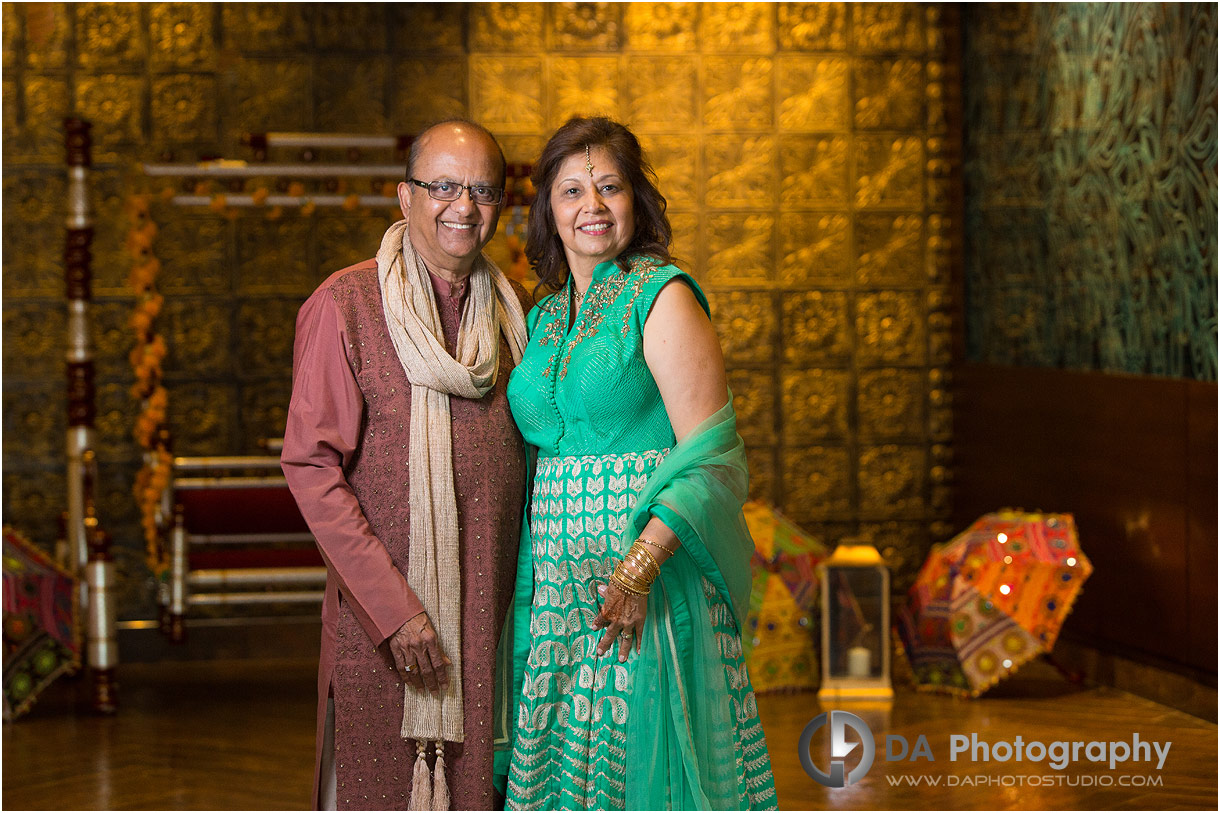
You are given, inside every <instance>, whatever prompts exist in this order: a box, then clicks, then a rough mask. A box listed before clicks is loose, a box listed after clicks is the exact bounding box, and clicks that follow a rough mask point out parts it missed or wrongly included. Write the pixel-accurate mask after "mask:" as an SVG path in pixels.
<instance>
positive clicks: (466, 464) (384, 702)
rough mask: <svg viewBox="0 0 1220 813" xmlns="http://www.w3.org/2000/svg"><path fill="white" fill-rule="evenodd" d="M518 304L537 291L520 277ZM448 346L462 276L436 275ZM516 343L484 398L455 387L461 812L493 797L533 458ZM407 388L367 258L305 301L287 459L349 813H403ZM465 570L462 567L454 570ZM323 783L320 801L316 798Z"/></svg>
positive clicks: (454, 765)
mask: <svg viewBox="0 0 1220 813" xmlns="http://www.w3.org/2000/svg"><path fill="white" fill-rule="evenodd" d="M514 288H515V289H516V290H517V293H518V296H519V298H520V299H521V301H522V307H523V309H525V310H527V311H528V309H529V307H530V302H529V298H528V295H527V294H526V293H525V291H524V290H523V289H522V288H521V287H520V286H517V285H514ZM433 289H434V290H435V291H436V293H437V308H438V310H439V312H440V317H441V324H442V327H443V330H444V334H445V344H446V346H447V347H448V348H449V351H450V352H451V353H452V352H453V348H454V344H455V342H456V340H457V330H458V323H459V321H460V315H461V309H462V307H463V305H464V303H465V299H466V293H467V290H468V286H467V285H466V284H465V283H460V284H457V285H453V286H450V285H449V284H448V283H446V282H445V281H444V280H441V279H439V278H436V277H433ZM512 366H513V360H512V353H511V352H510V350H509V347H508V344H507V343H506V342H505V340H504V338H503V336H501V339H500V370H499V375H498V376H497V378H496V384H495V387H494V388H493V389H492V391H491V392H489V393H488V394H487V395H486V396H485V397H484V398H482V399H479V400H471V399H466V398H459V397H456V396H450V398H449V405H450V410H451V413H452V425H453V471H454V484H455V492H456V498H457V509H458V526H459V527H458V532H459V533H458V537H459V544H460V546H461V553H460V557H461V568H462V572H461V582H462V688H463V692H464V694H463V700H464V704H465V705H464V709H465V715H464V723H465V737H466V738H465V742H464V743H463V744H460V745H454V744H451V745H449V746H447V748H446V760H447V762H448V765H449V770H448V771H447V775H448V777H449V790H450V793H451V794H452V799H453V805H452V806H453V808H454V809H476V810H477V809H489V808H491V807H492V784H491V783H492V778H491V771H492V719H491V715H492V708H493V684H492V670H493V668H494V665H495V653H496V642H497V640H498V638H499V634H500V627H501V624H502V623H503V621H504V616H505V614H506V613H507V611H508V605H509V599H510V598H511V594H512V589H513V579H514V569H515V565H516V559H517V542H518V535H519V533H520V528H521V511H522V501H523V497H524V493H525V463H524V449H523V446H522V442H521V435H520V433H519V432H518V431H517V428H516V426H515V424H514V423H513V419H512V415H511V413H510V412H509V408H508V400H507V398H506V397H505V387H506V386H507V385H508V376H509V373H510V372H511V370H512ZM410 420H411V385H410V383H409V382H408V381H407V376H406V373H405V372H404V371H403V368H402V364H401V363H400V362H399V360H398V355H397V353H396V352H395V350H394V345H393V343H392V341H391V340H390V334H389V332H388V331H387V330H386V326H385V317H384V314H383V310H382V304H381V290H380V286H379V285H378V281H377V266H376V263H375V262H374V261H373V260H366V261H365V262H363V263H360V264H358V265H354V266H352V267H350V268H346V269H344V270H342V271H339V272H337V273H335V274H334V275H332V276H331V277H330V278H329V279H328V280H326V282H324V283H323V284H322V285H321V286H320V287H319V288H318V290H317V291H315V292H314V294H313V295H312V296H311V297H310V298H309V299H308V300H307V301H306V302H305V304H304V305H303V306H302V307H301V311H300V314H299V315H298V316H297V333H296V343H295V347H294V352H293V387H292V404H291V406H290V407H289V411H288V424H287V428H286V431H285V433H284V451H283V454H282V456H281V457H282V462H283V467H284V475H285V477H286V478H287V479H288V485H289V487H290V488H291V489H292V493H293V496H294V497H296V501H297V504H298V505H299V506H300V508H301V513H302V514H303V515H304V516H305V519H306V521H307V522H308V523H309V527H310V530H311V531H312V532H313V534H314V536H315V537H316V539H317V542H318V548H319V549H320V550H321V552H322V557H323V559H325V560H326V566H327V583H326V596H325V598H324V600H323V603H322V651H321V657H320V660H319V665H318V730H317V753H316V759H315V766H319V767H320V763H321V748H322V742H323V735H324V731H323V725H324V723H325V719H326V700H327V697H328V696H333V698H334V707H335V755H334V756H335V771H336V778H337V788H336V795H337V798H338V806H339V809H340V810H343V809H370V808H382V809H384V808H397V809H403V808H406V807H407V803H408V801H409V799H410V796H411V773H412V768H413V767H414V764H415V753H416V749H415V743H414V742H413V741H407V740H404V739H403V738H402V737H401V735H400V733H399V731H400V727H401V725H402V705H403V690H404V687H403V684H402V683H401V682H400V680H399V678H398V674H397V672H396V671H395V669H394V661H393V657H392V656H391V655H390V651H389V645H388V644H387V639H388V638H389V636H391V635H392V634H393V633H394V632H396V631H397V630H398V628H399V627H401V626H402V624H403V622H405V621H406V620H407V619H408V618H410V617H411V616H413V615H415V614H417V613H418V612H420V611H421V610H422V609H423V606H422V604H421V603H420V601H419V598H418V597H417V596H416V595H415V593H414V591H412V590H411V588H410V587H409V586H407V581H406V577H405V573H406V570H407V556H408V549H409V529H410V511H409V507H408V496H407V495H408V480H409V474H408V460H409V452H408V449H407V442H408V437H409V427H410ZM455 577H456V574H455ZM318 788H319V782H318V775H317V771H316V770H315V777H314V805H315V807H316V806H317V803H318Z"/></svg>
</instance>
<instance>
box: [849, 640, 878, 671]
mask: <svg viewBox="0 0 1220 813" xmlns="http://www.w3.org/2000/svg"><path fill="white" fill-rule="evenodd" d="M872 672H873V656H872V653H871V652H869V650H868V647H866V646H853V647H852V648H851V649H849V650H847V675H848V677H854V678H866V677H869V676H871V675H872Z"/></svg>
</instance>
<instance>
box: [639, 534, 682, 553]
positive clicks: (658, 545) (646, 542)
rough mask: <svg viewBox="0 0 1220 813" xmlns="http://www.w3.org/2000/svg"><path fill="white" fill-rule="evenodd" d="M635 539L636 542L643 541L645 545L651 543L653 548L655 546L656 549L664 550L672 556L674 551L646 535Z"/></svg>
mask: <svg viewBox="0 0 1220 813" xmlns="http://www.w3.org/2000/svg"><path fill="white" fill-rule="evenodd" d="M635 541H636V542H643V543H644V544H645V545H652V546H653V547H654V548H656V549H657V550H663V551H665V552H666V553H668V554H669V555H670V556H673V555H674V552H673V550H672V549H670V548H667V547H665V546H664V545H662V544H661V543H660V542H657V541H656V540H655V539H649V538H648V537H646V536H641V537H640V538H638V539H636V540H635Z"/></svg>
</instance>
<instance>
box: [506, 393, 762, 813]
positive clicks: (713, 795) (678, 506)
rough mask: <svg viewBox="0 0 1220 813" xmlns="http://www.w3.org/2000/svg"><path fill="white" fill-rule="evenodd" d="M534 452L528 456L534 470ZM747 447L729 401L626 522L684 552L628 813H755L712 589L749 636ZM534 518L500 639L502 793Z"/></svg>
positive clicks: (647, 628) (663, 583)
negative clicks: (654, 521) (659, 534)
mask: <svg viewBox="0 0 1220 813" xmlns="http://www.w3.org/2000/svg"><path fill="white" fill-rule="evenodd" d="M535 455H536V452H535V450H532V449H531V450H530V454H529V463H530V471H531V473H532V471H533V463H534V459H535ZM746 487H747V472H746V459H745V447H744V445H743V444H742V441H741V437H740V436H739V435H738V434H737V416H736V414H735V413H734V411H733V405H732V394H731V393H730V394H729V402H728V403H726V404H725V405H724V406H723V407H721V408H720V409H719V410H718V411H717V412H716V413H715V414H714V415H712V416H711V417H709V418H708V419H707V420H705V421H703V422H702V423H701V424H699V426H698V427H696V428H695V430H694V431H692V432H691V434H690V436H689V437H687V438H686V439H685V440H684V441H683V442H681V443H679V444H678V445H677V446H675V447H674V449H673V450H672V451H671V452H670V453H669V455H667V456H666V458H665V460H664V461H662V463H661V465H660V466H658V467H657V469H656V470H655V471H654V472H653V473H652V475H651V476H650V477H649V478H648V482H647V484H646V485H645V487H644V490H643V491H642V492H641V493H640V495H639V499H638V500H637V502H636V506H635V510H634V511H633V512H632V514H631V518H630V521H629V523H628V532H629V533H630V534H631V538H635V537H636V536H638V535H639V534H640V533H641V532H642V531H643V529H644V526H645V525H646V524H648V520H649V518H650V517H651V516H656V517H657V518H659V519H660V520H661V521H662V522H664V523H665V524H666V525H667V526H669V528H670V529H671V530H673V531H674V532H675V533H676V534H677V535H678V537H679V539H680V540H681V542H682V546H681V548H680V549H679V550H678V552H677V553H676V554H675V555H674V556H673V557H672V558H671V559H670V560H669V561H668V562H666V563H665V565H664V566H663V567H662V568H661V576H660V578H659V579H658V580H657V582H656V583H655V584H654V585H653V589H652V592H651V593H650V594H649V597H648V617H647V619H646V621H645V623H644V636H643V641H642V643H641V649H640V653H639V655H638V660H637V662H636V671H635V677H634V685H635V686H636V687H637V688H640V687H649V690H648V691H634V692H632V695H631V700H630V705H629V707H628V715H627V743H626V750H627V753H628V754H631V755H636V754H648V755H651V756H650V757H641V758H639V759H638V760H637V759H634V758H633V759H632V764H633V768H632V771H631V775H630V776H629V777H627V778H626V782H627V791H626V806H627V808H628V809H631V810H671V809H672V810H692V809H702V810H735V809H745V808H748V806H749V796H748V794H747V792H746V785H745V776H744V773H743V769H742V767H741V766H740V765H739V763H738V762H737V744H736V741H735V738H734V736H735V734H734V732H735V716H734V713H733V708H732V704H731V702H730V698H729V691H728V686H727V684H726V679H727V678H726V674H725V669H726V667H725V664H724V661H723V660H722V658H721V654H720V647H719V644H718V643H717V641H716V640H715V637H714V635H713V632H712V624H711V618H710V617H709V615H708V611H707V599H706V597H705V595H704V580H706V581H707V583H709V584H710V585H711V587H712V588H713V589H714V590H715V591H716V592H717V593H719V594H720V596H721V597H722V598H723V599H724V601H725V603H726V604H727V605H728V606H729V607H731V608H732V611H733V618H734V621H735V622H736V626H737V630H738V634H739V635H740V632H741V627H742V622H743V620H744V618H745V612H746V606H747V603H748V600H749V594H750V555H751V554H752V553H753V551H754V542H753V540H752V539H751V538H750V534H749V531H748V530H747V529H746V524H745V519H744V518H743V517H742V513H741V506H742V503H743V502H744V501H745V499H746ZM532 552H533V546H532V540H531V537H530V533H529V523H528V518H527V519H526V521H525V522H524V523H523V528H522V534H521V546H520V551H519V554H518V558H517V584H516V595H515V596H514V599H513V606H512V608H511V609H510V611H509V616H508V618H507V619H506V620H505V625H504V633H503V634H502V635H501V638H500V646H499V650H498V657H497V669H496V720H495V745H496V752H495V783H496V787H497V788H499V789H500V790H501V792H503V791H504V789H505V787H506V785H507V776H508V763H509V757H510V755H511V752H512V737H513V730H514V728H515V726H516V707H517V700H518V699H519V698H520V696H521V682H522V677H523V675H524V674H525V668H526V659H527V658H528V656H529V648H530V631H529V619H530V605H531V604H532V602H533V593H534V584H533V582H534V569H533V555H532Z"/></svg>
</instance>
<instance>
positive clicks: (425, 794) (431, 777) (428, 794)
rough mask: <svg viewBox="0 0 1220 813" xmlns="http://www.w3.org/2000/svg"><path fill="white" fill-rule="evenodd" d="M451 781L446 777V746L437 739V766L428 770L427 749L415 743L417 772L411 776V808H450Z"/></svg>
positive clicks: (419, 742)
mask: <svg viewBox="0 0 1220 813" xmlns="http://www.w3.org/2000/svg"><path fill="white" fill-rule="evenodd" d="M449 803H450V802H449V782H448V781H447V780H446V779H445V746H444V743H442V742H441V741H440V740H437V741H436V766H435V767H434V768H433V769H432V770H428V759H427V749H426V747H425V745H424V743H423V741H418V740H417V741H416V743H415V772H414V774H413V775H412V776H411V806H410V809H411V810H448V809H449Z"/></svg>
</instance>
